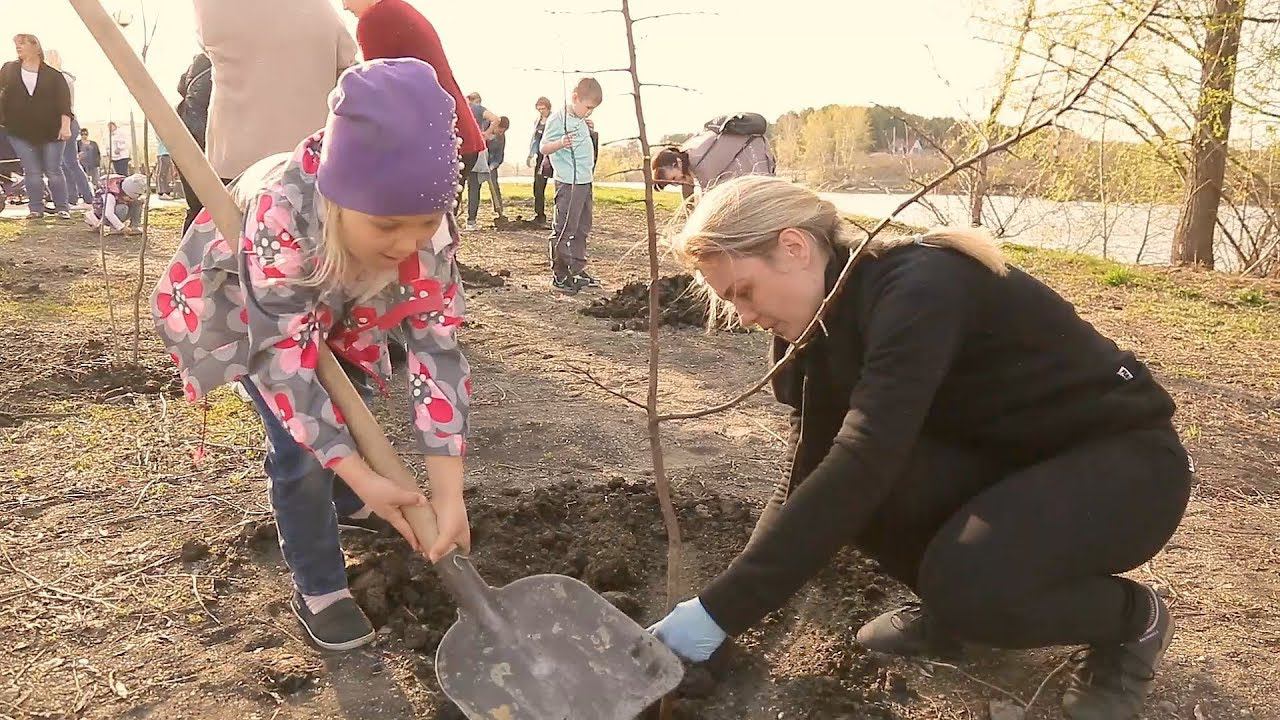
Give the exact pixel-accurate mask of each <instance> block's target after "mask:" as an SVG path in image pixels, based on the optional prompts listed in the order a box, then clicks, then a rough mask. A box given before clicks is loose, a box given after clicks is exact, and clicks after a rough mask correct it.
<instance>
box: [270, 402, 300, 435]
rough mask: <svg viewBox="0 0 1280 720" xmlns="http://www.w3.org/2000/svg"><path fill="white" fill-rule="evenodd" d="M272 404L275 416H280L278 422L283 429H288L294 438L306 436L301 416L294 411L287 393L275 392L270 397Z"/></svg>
mask: <svg viewBox="0 0 1280 720" xmlns="http://www.w3.org/2000/svg"><path fill="white" fill-rule="evenodd" d="M272 404H273V405H275V411H276V417H278V418H280V424H281V425H284V429H285V430H288V431H289V434H290V435H291V436H293V438H294V439H295V440H298V439H299V438H305V437H307V426H306V423H304V422H303V418H302V416H300V415H297V414H296V413H294V411H293V401H291V400H290V399H289V396H288V395H285V394H284V393H276V395H275V396H274V397H273V398H272ZM299 442H301V441H300V440H299Z"/></svg>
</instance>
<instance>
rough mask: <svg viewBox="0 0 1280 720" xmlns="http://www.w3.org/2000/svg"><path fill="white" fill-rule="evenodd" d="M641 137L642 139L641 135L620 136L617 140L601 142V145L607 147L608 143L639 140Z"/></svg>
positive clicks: (615, 143)
mask: <svg viewBox="0 0 1280 720" xmlns="http://www.w3.org/2000/svg"><path fill="white" fill-rule="evenodd" d="M639 139H640V138H639V136H633V137H625V138H618V139H617V140H610V141H609V142H604V143H600V146H601V147H605V146H608V145H617V144H618V143H624V142H631V141H632V140H639Z"/></svg>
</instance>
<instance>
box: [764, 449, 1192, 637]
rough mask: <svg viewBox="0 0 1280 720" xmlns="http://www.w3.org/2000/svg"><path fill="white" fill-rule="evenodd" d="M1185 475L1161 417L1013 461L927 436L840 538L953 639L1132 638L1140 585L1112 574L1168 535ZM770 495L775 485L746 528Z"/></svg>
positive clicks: (1139, 627)
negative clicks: (855, 529)
mask: <svg viewBox="0 0 1280 720" xmlns="http://www.w3.org/2000/svg"><path fill="white" fill-rule="evenodd" d="M1191 480H1192V473H1191V470H1190V469H1189V462H1188V458H1187V454H1186V451H1185V450H1184V449H1183V447H1182V445H1181V443H1180V442H1179V440H1178V437H1177V435H1176V434H1175V433H1174V431H1173V430H1172V429H1171V428H1170V429H1155V430H1139V431H1131V432H1128V433H1123V434H1119V435H1114V436H1111V437H1107V438H1103V439H1099V440H1094V441H1091V442H1088V443H1085V444H1081V445H1079V446H1077V447H1074V448H1071V449H1068V450H1066V451H1063V452H1061V453H1059V454H1057V455H1055V456H1053V457H1050V458H1048V459H1046V460H1043V461H1040V462H1037V463H1034V464H1031V465H1028V466H1024V467H1017V468H1012V469H1011V468H1009V467H1007V466H1002V465H1001V464H1000V463H997V462H992V461H990V460H988V459H986V458H984V457H983V456H982V455H981V454H979V453H976V452H973V451H972V450H969V449H965V448H960V447H955V446H951V445H947V444H944V443H940V442H936V441H933V440H929V439H927V438H926V439H922V440H921V441H920V442H919V443H918V444H917V446H916V448H915V450H914V452H913V453H912V459H911V461H910V463H909V464H908V467H907V469H906V471H905V472H904V473H903V475H902V477H900V478H899V480H898V481H897V482H896V483H895V485H894V487H893V490H892V491H891V493H890V494H889V496H888V497H887V498H886V500H885V501H884V503H883V504H882V505H881V507H880V509H879V511H878V512H877V513H876V514H875V516H874V517H873V520H872V522H871V524H870V525H869V526H867V527H866V528H865V529H864V530H863V531H862V532H861V533H860V534H858V536H857V537H854V538H851V539H850V541H851V543H852V544H853V545H854V546H855V547H857V548H858V549H859V550H861V551H862V552H863V553H864V554H865V555H867V556H869V557H872V558H874V559H876V560H877V561H878V562H879V564H880V566H881V569H882V571H883V572H884V573H885V574H887V575H889V576H891V577H893V578H895V579H897V580H899V581H901V582H902V583H904V584H905V585H907V586H908V587H910V588H911V589H912V590H914V591H915V592H916V594H917V595H918V596H919V597H920V599H921V600H922V602H923V603H924V605H925V607H926V608H927V609H928V611H929V613H930V615H931V617H933V618H935V619H936V620H937V622H938V623H939V625H940V626H941V627H942V628H944V629H945V630H947V631H948V632H950V633H951V634H953V635H954V636H955V637H957V638H959V639H961V640H966V641H969V642H972V643H976V644H982V645H987V646H991V647H1004V648H1035V647H1048V646H1051V645H1086V644H1088V645H1113V644H1118V643H1124V642H1128V641H1130V640H1133V639H1135V638H1136V637H1138V636H1139V635H1140V634H1141V633H1142V631H1143V630H1145V626H1146V623H1147V622H1148V620H1149V612H1148V607H1149V605H1148V602H1147V600H1146V597H1147V596H1146V595H1145V594H1144V591H1143V589H1142V588H1141V586H1139V585H1138V584H1137V583H1134V582H1133V581H1131V580H1128V579H1125V578H1121V577H1117V573H1121V572H1125V571H1127V570H1132V569H1134V568H1136V567H1138V566H1140V565H1142V564H1143V563H1145V562H1146V561H1148V560H1150V559H1151V558H1152V557H1154V556H1155V554H1156V553H1157V552H1159V551H1160V549H1161V548H1162V547H1164V545H1165V543H1166V542H1168V540H1169V538H1170V537H1172V535H1173V533H1174V531H1175V530H1176V529H1177V527H1178V524H1179V523H1180V522H1181V521H1182V515H1183V512H1184V511H1185V510H1186V506H1187V501H1188V498H1189V495H1190V488H1191ZM781 501H782V493H781V492H779V493H778V494H776V495H775V497H774V499H773V500H772V501H771V502H770V504H769V507H768V508H766V510H765V513H764V515H762V517H761V519H760V523H761V524H760V525H758V526H757V534H758V532H759V528H760V527H761V526H763V525H764V524H766V523H768V522H769V518H770V517H771V516H772V515H773V513H775V512H777V508H778V507H779V505H780V503H781Z"/></svg>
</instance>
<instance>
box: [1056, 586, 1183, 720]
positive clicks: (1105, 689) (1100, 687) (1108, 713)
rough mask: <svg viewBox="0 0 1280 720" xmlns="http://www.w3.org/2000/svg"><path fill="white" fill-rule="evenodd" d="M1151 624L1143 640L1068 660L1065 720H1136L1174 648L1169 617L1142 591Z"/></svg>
mask: <svg viewBox="0 0 1280 720" xmlns="http://www.w3.org/2000/svg"><path fill="white" fill-rule="evenodd" d="M1146 590H1147V592H1148V593H1149V595H1148V597H1149V598H1150V601H1151V603H1152V607H1153V608H1154V610H1155V621H1154V622H1153V623H1152V624H1151V628H1150V629H1148V630H1147V632H1146V633H1144V634H1143V635H1142V637H1140V638H1138V639H1137V640H1134V641H1132V642H1127V643H1124V644H1123V645H1112V646H1109V647H1088V648H1083V649H1082V650H1079V651H1077V652H1076V653H1075V654H1074V655H1072V656H1071V659H1072V661H1073V662H1074V663H1075V669H1074V671H1073V672H1072V674H1071V681H1070V684H1069V685H1068V686H1067V690H1066V692H1064V693H1063V694H1062V712H1063V715H1065V716H1066V717H1067V718H1069V720H1132V719H1133V718H1137V717H1138V715H1139V713H1140V712H1141V711H1142V706H1143V704H1144V703H1145V702H1146V699H1147V693H1148V692H1150V691H1151V684H1152V682H1153V681H1154V680H1155V676H1156V668H1157V667H1158V666H1159V665H1160V659H1161V658H1162V657H1164V653H1165V651H1166V650H1168V649H1169V644H1170V643H1171V642H1173V617H1172V616H1171V615H1170V614H1169V608H1168V607H1167V606H1166V605H1165V604H1164V601H1163V600H1161V599H1160V598H1159V596H1157V595H1156V594H1155V591H1154V590H1151V589H1150V588H1146Z"/></svg>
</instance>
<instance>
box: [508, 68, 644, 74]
mask: <svg viewBox="0 0 1280 720" xmlns="http://www.w3.org/2000/svg"><path fill="white" fill-rule="evenodd" d="M519 69H520V70H523V71H525V72H549V73H556V74H562V75H600V74H602V73H629V72H631V69H630V68H604V69H601V70H579V69H577V68H575V69H573V70H565V69H563V68H519Z"/></svg>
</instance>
